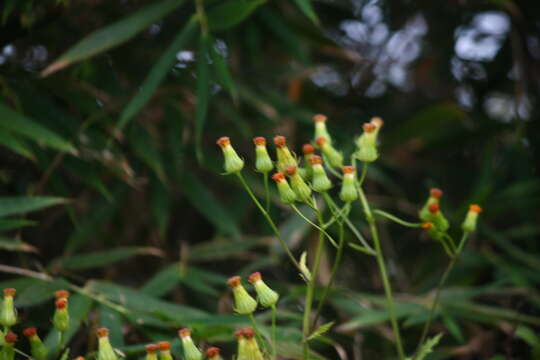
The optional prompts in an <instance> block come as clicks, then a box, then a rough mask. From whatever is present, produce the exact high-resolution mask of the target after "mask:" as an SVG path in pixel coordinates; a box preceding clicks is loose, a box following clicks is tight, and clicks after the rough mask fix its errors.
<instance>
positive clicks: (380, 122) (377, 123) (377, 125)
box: [370, 116, 384, 128]
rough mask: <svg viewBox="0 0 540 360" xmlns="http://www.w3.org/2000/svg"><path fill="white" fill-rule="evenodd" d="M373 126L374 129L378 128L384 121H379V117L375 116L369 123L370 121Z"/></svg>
mask: <svg viewBox="0 0 540 360" xmlns="http://www.w3.org/2000/svg"><path fill="white" fill-rule="evenodd" d="M370 122H371V123H372V124H373V125H375V126H376V127H378V128H380V127H382V126H383V125H384V121H383V119H381V118H380V117H378V116H375V117H372V118H371V121H370Z"/></svg>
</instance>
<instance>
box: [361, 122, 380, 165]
mask: <svg viewBox="0 0 540 360" xmlns="http://www.w3.org/2000/svg"><path fill="white" fill-rule="evenodd" d="M382 125H383V121H382V119H381V118H379V117H374V118H372V119H371V121H370V122H368V123H365V124H364V125H362V129H363V130H364V132H363V133H362V135H360V137H359V138H358V139H357V140H356V152H355V153H354V156H355V157H356V158H357V159H358V160H360V161H363V162H373V161H375V160H377V158H378V157H379V152H378V150H377V135H378V134H379V130H380V128H381V127H382Z"/></svg>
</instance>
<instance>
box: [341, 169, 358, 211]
mask: <svg viewBox="0 0 540 360" xmlns="http://www.w3.org/2000/svg"><path fill="white" fill-rule="evenodd" d="M342 171H343V182H342V183H341V191H340V193H339V198H340V199H341V200H342V201H344V202H353V201H355V200H356V199H358V189H357V188H356V169H355V168H354V167H352V166H344V167H343V169H342Z"/></svg>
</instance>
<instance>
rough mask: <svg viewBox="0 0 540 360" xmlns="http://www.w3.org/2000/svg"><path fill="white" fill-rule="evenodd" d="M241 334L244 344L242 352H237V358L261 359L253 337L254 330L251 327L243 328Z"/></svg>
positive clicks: (239, 359)
mask: <svg viewBox="0 0 540 360" xmlns="http://www.w3.org/2000/svg"><path fill="white" fill-rule="evenodd" d="M242 334H243V337H244V339H245V346H244V348H243V353H240V352H239V353H238V360H248V359H249V360H263V359H264V358H263V355H262V353H261V350H260V349H259V345H258V344H257V340H256V339H255V331H253V329H252V328H244V329H242Z"/></svg>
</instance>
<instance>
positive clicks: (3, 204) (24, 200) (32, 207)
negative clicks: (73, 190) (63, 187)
mask: <svg viewBox="0 0 540 360" xmlns="http://www.w3.org/2000/svg"><path fill="white" fill-rule="evenodd" d="M66 201H67V199H64V198H59V197H52V196H48V197H47V196H34V197H30V196H18V197H0V217H4V216H9V215H15V214H24V213H27V212H30V211H36V210H40V209H43V208H46V207H49V206H53V205H56V204H62V203H65V202H66Z"/></svg>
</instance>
